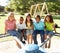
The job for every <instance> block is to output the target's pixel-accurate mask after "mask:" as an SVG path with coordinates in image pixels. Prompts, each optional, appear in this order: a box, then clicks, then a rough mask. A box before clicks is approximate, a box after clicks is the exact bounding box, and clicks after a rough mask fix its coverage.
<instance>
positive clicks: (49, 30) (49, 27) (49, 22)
mask: <svg viewBox="0 0 60 53" xmlns="http://www.w3.org/2000/svg"><path fill="white" fill-rule="evenodd" d="M44 21H45V29H46V31H45V39H47V36H48V37H50V36H51V35H53V34H54V33H53V30H55V25H54V21H53V18H52V15H47V16H46V17H45V20H44ZM55 32H56V30H55ZM50 44H51V40H49V43H48V45H47V44H46V45H45V48H47V47H48V48H50Z"/></svg>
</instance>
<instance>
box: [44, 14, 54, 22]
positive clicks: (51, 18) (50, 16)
mask: <svg viewBox="0 0 60 53" xmlns="http://www.w3.org/2000/svg"><path fill="white" fill-rule="evenodd" d="M47 17H49V18H50V22H51V23H53V22H54V21H53V17H52V15H47V16H46V17H45V19H44V22H46V21H47V20H46V18H47Z"/></svg>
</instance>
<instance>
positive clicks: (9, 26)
mask: <svg viewBox="0 0 60 53" xmlns="http://www.w3.org/2000/svg"><path fill="white" fill-rule="evenodd" d="M6 32H7V33H9V34H10V35H13V36H17V37H18V35H19V33H18V32H17V31H16V20H15V18H14V13H13V12H10V13H9V16H8V19H7V20H6V21H5V33H6Z"/></svg>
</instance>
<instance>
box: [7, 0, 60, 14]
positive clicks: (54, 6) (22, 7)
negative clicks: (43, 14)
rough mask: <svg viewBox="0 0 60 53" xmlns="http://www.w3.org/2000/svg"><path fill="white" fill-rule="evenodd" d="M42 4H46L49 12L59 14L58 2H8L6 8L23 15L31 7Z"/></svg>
mask: <svg viewBox="0 0 60 53" xmlns="http://www.w3.org/2000/svg"><path fill="white" fill-rule="evenodd" d="M43 2H46V3H47V5H48V10H49V12H53V13H55V14H60V0H10V4H9V5H8V6H7V7H8V8H10V9H14V11H17V12H19V13H20V14H24V13H26V12H29V10H30V7H31V5H33V4H37V3H43Z"/></svg>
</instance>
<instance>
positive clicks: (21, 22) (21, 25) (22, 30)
mask: <svg viewBox="0 0 60 53" xmlns="http://www.w3.org/2000/svg"><path fill="white" fill-rule="evenodd" d="M25 28H26V25H25V23H24V19H23V17H20V20H19V23H18V24H17V29H18V32H19V33H20V36H19V38H20V40H21V41H22V42H23V37H24V39H25V40H26V36H25V35H26V34H25V33H26V31H25ZM24 43H25V42H24Z"/></svg>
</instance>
